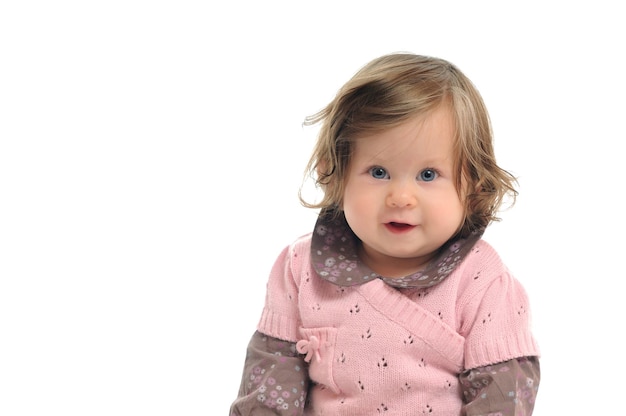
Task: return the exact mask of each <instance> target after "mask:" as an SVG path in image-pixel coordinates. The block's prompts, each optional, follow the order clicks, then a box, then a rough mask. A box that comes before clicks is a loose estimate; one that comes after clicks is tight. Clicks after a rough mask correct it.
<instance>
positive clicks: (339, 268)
mask: <svg viewBox="0 0 626 416" xmlns="http://www.w3.org/2000/svg"><path fill="white" fill-rule="evenodd" d="M483 232H484V230H480V231H476V232H474V233H472V234H471V235H470V236H468V237H467V238H459V239H455V240H451V241H449V242H448V243H446V244H445V245H444V246H443V247H442V248H441V250H440V253H439V255H438V256H437V257H435V258H434V259H433V260H432V261H431V262H430V263H429V264H428V266H426V268H425V269H424V270H422V271H419V272H415V273H413V274H410V275H408V276H405V277H402V278H389V277H384V276H381V275H379V274H377V273H375V272H373V271H372V270H370V269H369V268H368V267H367V266H366V265H365V264H363V263H362V262H361V261H360V260H359V257H358V255H357V244H358V238H357V236H356V235H355V234H354V233H353V232H352V230H351V229H350V227H349V226H348V223H347V222H346V220H345V217H344V216H343V215H340V216H338V217H337V218H336V219H333V217H332V216H331V215H323V214H320V216H319V217H318V219H317V222H316V223H315V229H314V231H313V235H312V239H311V262H312V264H313V268H314V269H315V271H316V272H317V274H318V275H319V276H320V277H321V278H322V279H324V280H327V281H329V282H332V283H334V284H337V285H339V286H354V285H359V284H362V283H366V282H369V281H370V280H373V279H381V280H383V281H384V282H385V283H387V284H389V285H391V286H394V287H399V288H426V287H431V286H433V285H436V284H437V283H439V282H441V281H442V280H443V279H444V278H445V277H446V276H447V275H449V274H450V273H451V272H452V271H453V270H454V268H455V267H456V266H457V265H458V264H459V263H460V262H461V261H462V260H463V259H464V258H465V256H466V255H467V253H469V252H470V250H471V249H472V247H473V246H474V244H475V243H476V242H477V241H478V240H480V238H481V237H482V235H483Z"/></svg>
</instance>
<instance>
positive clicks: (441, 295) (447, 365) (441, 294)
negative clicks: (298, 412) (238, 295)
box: [258, 235, 539, 416]
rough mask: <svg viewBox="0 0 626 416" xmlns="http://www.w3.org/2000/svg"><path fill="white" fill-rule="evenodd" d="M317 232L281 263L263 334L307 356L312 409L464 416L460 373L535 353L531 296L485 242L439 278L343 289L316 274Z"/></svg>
mask: <svg viewBox="0 0 626 416" xmlns="http://www.w3.org/2000/svg"><path fill="white" fill-rule="evenodd" d="M311 263H312V259H311V235H307V236H304V237H302V238H300V239H298V240H297V241H296V242H294V243H293V244H292V245H290V246H289V247H287V248H285V250H284V251H283V252H282V253H281V255H280V256H279V258H278V259H277V261H276V263H275V265H274V267H273V269H272V272H271V275H270V278H269V281H268V284H267V297H266V303H265V307H264V310H263V313H262V317H261V320H260V322H259V325H258V330H259V331H260V332H262V333H264V334H267V335H269V336H272V337H276V338H280V339H283V340H287V341H290V342H294V343H297V345H298V350H299V351H300V352H302V353H306V354H307V361H308V360H310V367H309V377H310V378H311V379H312V380H313V381H314V383H315V384H314V386H313V387H312V388H311V389H310V392H309V400H310V402H311V406H307V412H308V413H305V414H310V415H333V416H336V415H346V416H348V415H354V416H356V415H359V416H362V415H365V414H384V415H417V414H431V415H435V414H437V415H455V414H456V415H458V414H459V413H460V409H461V405H462V402H461V394H460V393H459V385H458V383H459V381H458V374H459V373H460V372H461V371H463V370H465V369H472V368H476V367H481V366H486V365H489V364H494V363H500V362H503V361H507V360H509V359H512V358H516V357H524V356H538V355H539V350H538V347H537V345H536V343H535V340H534V339H533V336H532V334H531V329H530V316H529V311H530V309H529V304H528V299H527V296H526V293H525V292H524V289H523V288H522V286H521V285H520V284H519V283H518V281H517V280H516V279H515V278H514V277H513V276H512V275H511V274H510V272H509V271H508V270H507V268H506V267H505V265H504V264H503V263H502V261H501V259H500V257H499V256H498V254H497V253H496V252H495V250H493V248H492V247H491V246H490V245H489V244H487V243H486V242H485V241H483V240H479V241H478V242H477V243H476V244H475V245H474V246H473V248H472V249H471V252H470V253H468V254H467V256H466V257H465V259H463V261H462V262H461V263H460V264H458V265H457V266H456V267H455V269H454V271H452V273H450V274H449V275H448V276H447V277H446V278H445V279H444V280H442V281H441V282H440V283H438V284H436V285H434V286H432V287H429V288H425V289H424V288H412V289H411V288H408V289H397V288H394V287H391V286H390V285H388V284H386V283H384V282H383V281H381V280H380V279H373V280H370V281H367V282H366V283H362V284H356V285H353V286H338V285H336V284H333V283H331V282H329V281H326V280H323V279H321V278H319V276H318V275H317V274H316V272H315V271H314V270H313V268H312V266H311Z"/></svg>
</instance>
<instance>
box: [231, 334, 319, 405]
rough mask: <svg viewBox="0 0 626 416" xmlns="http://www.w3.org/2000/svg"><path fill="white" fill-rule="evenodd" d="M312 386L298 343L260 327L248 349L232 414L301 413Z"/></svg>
mask: <svg viewBox="0 0 626 416" xmlns="http://www.w3.org/2000/svg"><path fill="white" fill-rule="evenodd" d="M307 389H308V375H307V367H306V365H305V362H304V359H303V358H302V357H301V356H300V354H298V353H297V351H296V344H295V343H292V342H288V341H283V340H280V339H277V338H273V337H270V336H267V335H264V334H262V333H260V332H259V331H256V332H255V333H254V334H253V335H252V338H251V339H250V343H249V344H248V350H247V353H246V360H245V365H244V369H243V376H242V379H241V386H240V388H239V395H238V397H237V399H236V400H235V401H234V402H233V404H232V405H231V408H230V415H231V416H248V415H254V416H265V415H268V416H270V415H281V416H287V415H289V416H299V415H302V412H303V409H304V401H305V400H306V394H307Z"/></svg>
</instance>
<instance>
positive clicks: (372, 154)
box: [354, 106, 455, 159]
mask: <svg viewBox="0 0 626 416" xmlns="http://www.w3.org/2000/svg"><path fill="white" fill-rule="evenodd" d="M454 137H455V123H454V118H453V116H452V112H451V110H450V108H449V107H448V106H439V107H437V108H435V109H434V110H432V111H430V112H428V113H426V114H420V115H417V116H413V117H411V118H409V119H408V120H407V121H404V122H402V123H401V124H399V125H397V126H394V127H391V128H389V129H385V130H382V131H380V132H376V133H373V134H369V135H363V136H361V137H359V138H357V140H355V147H354V152H355V153H354V156H355V157H357V158H370V159H388V158H393V159H398V158H413V159H415V158H426V157H430V158H433V157H434V158H449V157H450V156H451V154H452V149H453V142H454Z"/></svg>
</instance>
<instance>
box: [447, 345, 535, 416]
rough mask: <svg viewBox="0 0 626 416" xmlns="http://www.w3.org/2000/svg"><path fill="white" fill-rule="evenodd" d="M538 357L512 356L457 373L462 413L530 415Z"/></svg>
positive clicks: (506, 415) (495, 415)
mask: <svg viewBox="0 0 626 416" xmlns="http://www.w3.org/2000/svg"><path fill="white" fill-rule="evenodd" d="M539 379H540V368H539V359H538V358H537V357H522V358H514V359H512V360H509V361H505V362H502V363H498V364H494V365H489V366H485V367H478V368H474V369H471V370H468V371H466V372H464V373H462V374H461V375H460V376H459V380H460V381H461V387H462V390H463V401H464V403H465V404H464V406H463V412H462V415H463V416H530V415H532V413H533V408H534V406H535V398H536V396H537V389H538V387H539Z"/></svg>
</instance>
